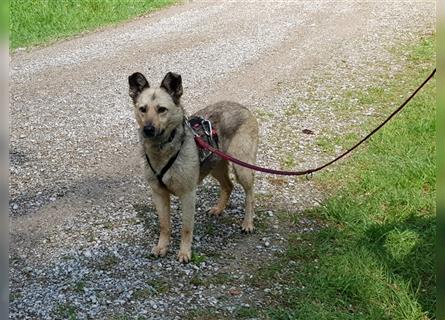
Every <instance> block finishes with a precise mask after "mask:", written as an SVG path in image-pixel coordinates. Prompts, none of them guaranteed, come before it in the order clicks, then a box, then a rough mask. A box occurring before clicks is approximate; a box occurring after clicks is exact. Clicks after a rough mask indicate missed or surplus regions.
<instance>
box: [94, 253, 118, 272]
mask: <svg viewBox="0 0 445 320" xmlns="http://www.w3.org/2000/svg"><path fill="white" fill-rule="evenodd" d="M118 262H119V259H118V258H117V257H116V256H115V255H114V254H111V253H110V254H107V255H105V256H103V257H101V258H99V259H98V260H97V261H96V262H95V263H94V266H95V267H96V268H97V269H100V270H103V271H110V270H112V269H113V268H114V267H115V266H116V265H117V264H118Z"/></svg>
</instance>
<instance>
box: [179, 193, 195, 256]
mask: <svg viewBox="0 0 445 320" xmlns="http://www.w3.org/2000/svg"><path fill="white" fill-rule="evenodd" d="M180 198H181V203H182V231H181V246H180V248H179V253H178V260H179V262H183V263H187V262H189V261H190V260H191V259H192V240H193V224H194V219H195V199H196V190H193V191H191V192H189V193H186V194H184V195H182V196H181V197H180Z"/></svg>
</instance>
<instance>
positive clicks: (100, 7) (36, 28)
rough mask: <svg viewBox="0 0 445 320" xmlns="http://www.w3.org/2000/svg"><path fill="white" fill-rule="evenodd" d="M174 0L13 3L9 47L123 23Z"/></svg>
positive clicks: (23, 0) (17, 0) (16, 0)
mask: <svg viewBox="0 0 445 320" xmlns="http://www.w3.org/2000/svg"><path fill="white" fill-rule="evenodd" d="M175 2H177V1H175V0H140V1H133V0H106V1H101V0H60V1H57V0H13V1H11V3H10V23H9V29H10V47H11V49H15V48H18V47H24V46H31V45H37V44H42V43H47V42H50V41H54V40H58V39H62V38H66V37H68V36H72V35H75V34H79V33H81V32H83V31H86V30H92V29H96V28H99V27H102V26H105V25H109V24H113V23H116V22H119V21H124V20H127V19H129V18H132V17H135V16H139V15H142V14H145V13H147V12H150V11H153V10H155V9H159V8H162V7H164V6H167V5H170V4H173V3H175Z"/></svg>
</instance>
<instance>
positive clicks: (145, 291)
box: [133, 287, 156, 300]
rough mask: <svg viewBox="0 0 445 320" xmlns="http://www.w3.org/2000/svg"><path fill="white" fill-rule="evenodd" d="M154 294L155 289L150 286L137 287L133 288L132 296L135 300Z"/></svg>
mask: <svg viewBox="0 0 445 320" xmlns="http://www.w3.org/2000/svg"><path fill="white" fill-rule="evenodd" d="M155 294H156V290H155V289H154V288H152V287H147V288H139V289H136V290H134V292H133V298H134V299H136V300H145V299H148V298H150V297H152V296H154V295H155Z"/></svg>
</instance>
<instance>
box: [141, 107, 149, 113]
mask: <svg viewBox="0 0 445 320" xmlns="http://www.w3.org/2000/svg"><path fill="white" fill-rule="evenodd" d="M139 111H140V112H142V113H145V112H147V108H146V107H140V108H139Z"/></svg>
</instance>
